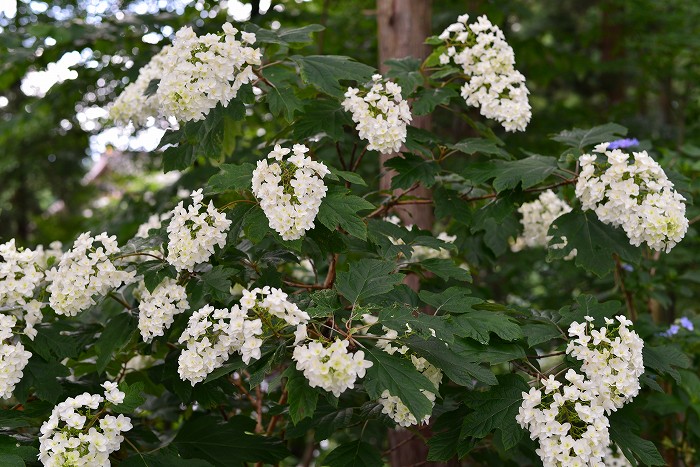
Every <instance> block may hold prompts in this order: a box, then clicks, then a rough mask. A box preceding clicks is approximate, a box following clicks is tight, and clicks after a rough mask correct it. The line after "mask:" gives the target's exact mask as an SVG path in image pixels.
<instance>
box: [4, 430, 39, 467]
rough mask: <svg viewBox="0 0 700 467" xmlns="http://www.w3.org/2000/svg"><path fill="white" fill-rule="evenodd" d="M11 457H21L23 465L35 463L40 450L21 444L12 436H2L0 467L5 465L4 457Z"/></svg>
mask: <svg viewBox="0 0 700 467" xmlns="http://www.w3.org/2000/svg"><path fill="white" fill-rule="evenodd" d="M10 455H11V456H16V457H19V458H20V459H21V460H22V461H23V462H22V464H21V465H24V462H31V463H35V462H36V460H37V457H38V455H39V450H38V449H37V448H35V447H34V446H27V445H24V444H21V443H20V442H19V441H18V440H17V439H16V438H13V437H12V436H6V435H0V465H2V466H4V465H5V464H4V463H3V462H2V461H3V458H2V456H10ZM8 465H9V464H8Z"/></svg>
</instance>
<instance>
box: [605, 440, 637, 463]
mask: <svg viewBox="0 0 700 467" xmlns="http://www.w3.org/2000/svg"><path fill="white" fill-rule="evenodd" d="M613 446H614V445H613V444H611V445H610V446H608V448H607V449H606V450H605V458H603V462H604V463H605V467H632V463H631V462H630V461H629V460H627V458H626V457H625V456H624V454H622V451H621V450H620V448H619V447H617V446H615V448H616V449H617V450H616V451H613V449H612V448H613Z"/></svg>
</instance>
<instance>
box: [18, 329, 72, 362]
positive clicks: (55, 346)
mask: <svg viewBox="0 0 700 467" xmlns="http://www.w3.org/2000/svg"><path fill="white" fill-rule="evenodd" d="M30 348H31V350H32V351H34V352H35V353H37V354H39V355H40V356H41V357H42V358H43V359H44V360H46V361H61V360H63V359H64V358H75V357H77V356H78V343H77V342H76V341H75V339H74V338H73V337H71V336H70V335H66V334H61V330H60V329H59V325H58V324H55V325H52V326H51V327H49V326H38V327H37V335H36V337H35V338H34V341H32V342H31V344H30Z"/></svg>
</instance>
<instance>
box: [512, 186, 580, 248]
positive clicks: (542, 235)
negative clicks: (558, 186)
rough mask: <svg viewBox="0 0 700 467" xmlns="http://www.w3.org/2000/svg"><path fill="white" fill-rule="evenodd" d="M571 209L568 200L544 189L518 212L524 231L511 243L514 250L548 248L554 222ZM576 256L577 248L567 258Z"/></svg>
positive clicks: (561, 246) (556, 246) (555, 246)
mask: <svg viewBox="0 0 700 467" xmlns="http://www.w3.org/2000/svg"><path fill="white" fill-rule="evenodd" d="M570 211H571V206H569V205H568V204H567V203H566V201H564V200H562V199H561V198H559V197H558V196H557V195H556V194H555V193H554V192H553V191H552V190H547V191H543V192H542V193H541V194H540V196H539V197H538V198H537V199H536V200H535V201H531V202H529V203H523V204H522V205H521V206H520V207H519V208H518V212H519V213H520V215H522V219H520V223H521V224H522V225H523V233H522V235H521V236H519V237H518V238H516V239H515V242H514V243H513V244H512V245H511V247H510V248H511V250H512V251H521V250H523V249H525V248H543V247H544V248H546V247H547V245H548V243H549V241H550V240H551V239H552V237H551V236H550V235H547V232H548V231H549V227H550V226H551V225H552V222H554V220H555V219H556V218H558V217H559V216H561V215H563V214H566V213H567V212H570ZM565 245H566V242H564V243H563V244H558V245H554V246H553V247H554V248H557V249H560V248H563V247H564V246H565ZM574 256H576V250H572V251H571V253H570V254H569V255H567V256H566V258H565V259H571V258H573V257H574Z"/></svg>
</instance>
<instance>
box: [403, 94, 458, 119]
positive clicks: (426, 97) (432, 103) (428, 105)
mask: <svg viewBox="0 0 700 467" xmlns="http://www.w3.org/2000/svg"><path fill="white" fill-rule="evenodd" d="M458 95H459V94H458V93H457V91H455V90H454V89H453V88H435V89H422V90H420V91H419V92H418V94H417V95H416V99H415V100H414V101H413V108H412V109H411V110H412V112H413V114H414V115H428V114H429V113H430V112H432V111H433V110H435V107H437V106H438V105H447V104H449V103H450V100H451V99H452V98H453V97H457V96H458Z"/></svg>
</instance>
